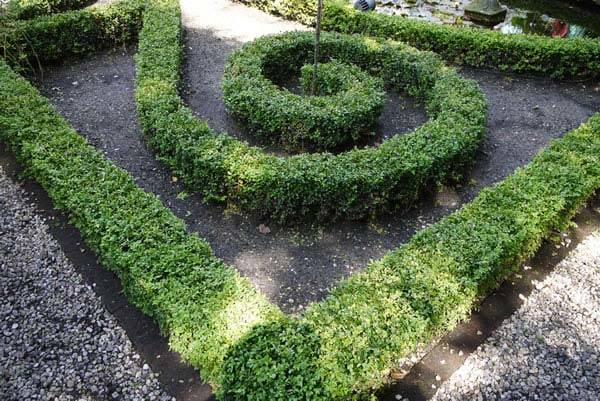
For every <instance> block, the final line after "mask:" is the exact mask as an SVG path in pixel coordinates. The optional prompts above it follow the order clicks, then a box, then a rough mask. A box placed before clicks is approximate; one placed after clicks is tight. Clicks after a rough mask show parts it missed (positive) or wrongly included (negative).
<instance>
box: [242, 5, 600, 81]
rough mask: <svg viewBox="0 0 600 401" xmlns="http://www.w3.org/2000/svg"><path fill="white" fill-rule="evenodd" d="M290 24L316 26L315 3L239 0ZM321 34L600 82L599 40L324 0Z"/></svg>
mask: <svg viewBox="0 0 600 401" xmlns="http://www.w3.org/2000/svg"><path fill="white" fill-rule="evenodd" d="M239 1H241V2H242V3H245V4H249V5H251V6H254V7H257V8H260V9H262V10H265V11H267V12H271V13H274V14H279V15H282V16H284V17H286V18H290V19H293V20H297V21H300V22H302V23H304V24H313V23H314V18H315V11H314V10H316V0H239ZM323 3H324V8H323V22H322V25H323V29H325V30H329V31H337V32H344V33H360V34H365V35H370V36H374V37H382V38H387V39H393V40H399V41H403V42H405V43H408V44H410V45H412V46H415V47H417V48H419V49H422V50H431V51H434V52H436V53H438V54H439V55H440V56H442V57H443V58H444V59H445V60H448V61H449V62H451V63H456V64H465V65H470V66H473V67H485V68H493V69H498V70H501V71H513V72H517V73H533V74H540V75H550V76H552V77H554V78H579V77H598V76H600V39H590V38H569V39H557V38H550V37H544V36H539V35H525V34H516V35H505V34H503V33H500V32H496V31H492V30H488V29H477V28H470V27H453V26H447V25H439V24H435V23H432V22H426V21H420V20H415V19H411V18H402V17H397V16H390V15H385V14H382V13H376V12H358V11H356V10H354V9H353V8H352V5H351V4H350V2H348V1H346V0H324V2H323Z"/></svg>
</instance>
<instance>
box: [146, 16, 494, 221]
mask: <svg viewBox="0 0 600 401" xmlns="http://www.w3.org/2000/svg"><path fill="white" fill-rule="evenodd" d="M180 30H181V27H180V18H179V8H178V6H177V5H176V4H173V5H172V8H168V7H167V6H165V7H162V8H160V9H152V10H148V11H147V12H146V15H145V18H144V28H143V29H142V31H141V33H140V42H139V51H138V53H137V55H136V69H137V76H136V77H137V84H136V101H137V108H138V115H139V118H140V122H141V125H142V128H143V130H144V132H146V133H147V135H148V136H149V142H150V144H151V146H152V147H153V148H154V150H155V151H156V153H157V154H158V155H159V156H160V157H161V159H162V160H163V161H164V162H165V163H167V164H168V165H169V166H170V167H171V168H172V169H173V170H175V171H176V172H177V174H178V175H179V176H181V177H183V178H184V180H185V182H186V184H187V185H189V186H190V187H192V188H195V189H198V190H201V191H202V193H203V194H204V196H205V198H206V199H207V200H221V201H227V202H229V203H231V204H235V205H236V207H237V208H238V209H240V210H244V211H248V212H251V213H256V214H263V215H267V216H269V217H271V218H274V219H277V220H279V221H289V220H292V219H296V220H298V219H303V218H317V219H320V220H327V219H329V220H333V219H338V218H350V219H359V218H363V217H365V216H368V215H370V214H375V213H383V212H386V211H391V210H396V209H400V208H403V207H406V206H408V205H410V204H412V203H413V202H414V201H415V200H416V199H417V198H418V197H419V195H420V194H421V193H422V192H423V191H425V190H427V189H428V188H430V187H431V185H432V184H434V183H436V182H442V181H445V180H448V179H450V178H456V177H457V176H459V175H460V173H461V172H462V171H464V170H465V169H466V168H468V166H469V165H470V164H471V163H472V160H473V155H474V153H475V149H476V148H477V146H478V144H479V142H480V141H481V140H482V138H483V136H484V133H485V120H486V110H487V106H486V102H485V98H484V96H483V94H482V92H481V90H480V89H479V87H478V86H477V84H476V83H474V81H470V80H466V79H462V78H460V77H459V76H458V74H457V73H456V72H455V71H454V70H452V69H448V68H447V67H445V66H444V65H443V63H442V62H441V61H440V60H439V59H438V57H436V56H435V55H434V54H432V53H423V52H419V51H417V50H415V49H412V48H410V47H408V46H405V45H402V44H400V43H396V42H389V41H383V40H379V41H378V40H372V39H368V38H367V39H366V38H363V37H359V36H347V35H339V34H329V33H324V34H323V35H322V43H321V51H322V54H323V59H324V60H329V59H336V60H339V61H341V62H345V63H349V64H354V65H356V66H358V67H360V68H361V69H363V70H364V71H367V72H369V74H371V75H373V76H375V77H379V78H382V79H383V80H384V81H385V82H386V83H388V84H389V85H390V86H391V87H392V88H394V89H396V90H398V91H406V92H407V93H408V94H409V95H412V96H417V97H419V98H421V99H423V100H424V101H425V103H426V105H427V109H428V111H429V115H430V117H431V119H430V120H429V122H427V123H426V124H424V125H423V126H421V127H420V128H418V129H417V130H416V131H414V132H412V133H410V134H407V135H401V136H400V135H398V136H395V137H393V138H391V139H389V140H387V141H385V142H384V143H383V144H382V145H381V146H380V147H378V148H368V149H354V150H351V151H348V152H345V153H342V154H339V155H332V154H328V153H322V154H302V155H296V156H293V157H289V158H281V157H275V156H272V155H267V154H265V153H264V152H263V151H262V150H260V149H258V148H255V147H250V146H248V145H246V144H245V143H243V142H240V141H238V140H236V139H234V138H233V137H230V136H228V135H225V134H221V135H217V134H215V133H214V132H213V131H212V130H211V129H210V128H209V127H208V125H207V124H206V122H204V121H200V120H198V119H197V118H195V117H194V116H193V113H192V112H191V110H189V109H188V108H187V107H186V106H185V105H184V104H183V102H182V100H181V99H180V98H179V95H178V93H177V88H178V86H179V67H180V60H181V46H180ZM312 46H313V37H312V34H311V33H307V32H291V33H286V34H281V35H276V36H269V37H263V38H260V39H258V40H256V41H254V42H252V43H250V44H248V45H246V46H245V47H244V48H243V50H242V51H240V52H238V53H236V54H234V55H233V56H232V60H231V62H230V63H229V65H228V68H227V71H226V72H225V78H224V82H223V86H224V92H225V93H226V94H227V95H226V96H227V98H228V102H229V103H230V104H233V103H235V104H236V105H237V106H236V107H242V105H243V107H245V108H246V109H245V112H246V113H250V112H252V111H253V110H262V109H261V108H254V107H255V105H256V104H255V103H256V98H255V97H253V96H255V95H257V87H256V85H257V80H256V79H254V78H253V77H258V76H260V74H261V72H260V71H261V68H263V70H262V71H264V74H265V76H271V77H273V76H281V75H286V74H287V73H288V72H289V71H297V70H299V69H300V67H301V66H302V65H303V64H304V63H305V60H306V54H307V53H310V49H311V47H312ZM261 55H264V59H265V60H270V59H271V58H274V59H277V60H286V62H285V63H283V62H273V63H266V64H264V65H261V61H260V60H261V57H263V56H261ZM382 66H385V67H386V68H382ZM232 77H239V79H232ZM263 80H264V79H263ZM265 85H272V84H271V83H270V82H267V83H265ZM261 89H262V90H264V91H268V90H269V89H268V88H264V87H261ZM277 109H278V107H277ZM272 116H273V114H272V113H271V114H268V115H264V116H262V115H260V116H259V118H260V119H261V121H263V122H268V121H271V117H272Z"/></svg>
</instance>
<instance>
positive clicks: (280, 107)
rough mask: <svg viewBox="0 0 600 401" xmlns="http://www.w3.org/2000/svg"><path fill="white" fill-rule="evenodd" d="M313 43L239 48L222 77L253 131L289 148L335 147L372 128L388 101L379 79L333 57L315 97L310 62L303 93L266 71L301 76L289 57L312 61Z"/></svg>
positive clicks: (231, 105) (230, 101)
mask: <svg viewBox="0 0 600 401" xmlns="http://www.w3.org/2000/svg"><path fill="white" fill-rule="evenodd" d="M273 42H274V41H273ZM287 46H289V48H286V47H287ZM308 47H310V43H308V42H305V41H302V42H300V41H293V40H286V41H285V42H283V43H278V44H277V45H275V46H273V48H271V47H269V44H266V45H265V43H264V41H256V42H254V43H252V44H251V45H248V46H245V47H244V48H243V49H241V50H239V51H237V52H236V54H234V55H233V56H232V57H231V58H230V60H229V63H228V65H227V66H226V68H225V74H224V77H223V81H222V87H223V96H224V99H225V104H226V105H227V108H228V109H229V111H230V112H231V113H232V114H233V115H235V116H237V117H239V118H241V120H242V121H243V122H244V125H245V127H246V129H248V130H249V131H250V132H253V133H255V134H258V135H259V136H261V137H262V138H263V139H266V140H268V141H270V142H278V143H280V144H281V145H283V146H284V147H285V148H286V149H288V150H290V151H303V150H317V151H323V150H329V149H336V148H339V147H340V146H341V145H347V144H352V143H354V142H355V141H356V140H357V139H359V138H360V137H362V136H364V135H365V134H367V133H371V132H372V130H373V128H374V127H375V125H376V124H377V118H378V117H379V115H380V114H381V111H382V110H383V106H384V102H385V92H384V91H383V81H382V80H381V79H380V78H376V77H371V76H370V75H369V74H367V73H366V72H364V71H361V69H360V68H358V67H356V66H354V65H348V64H344V63H342V62H340V61H337V60H335V59H334V60H332V61H330V62H327V63H320V64H319V66H318V68H317V70H318V71H319V74H318V75H317V77H318V78H317V88H320V89H321V90H322V92H323V93H321V95H320V96H310V92H311V90H310V87H311V84H312V73H313V70H314V68H313V66H312V65H306V66H304V67H302V68H301V69H300V72H301V75H300V83H301V84H302V87H303V90H304V95H305V96H300V95H296V94H294V93H292V92H290V91H288V90H287V89H282V88H281V87H280V86H278V85H277V84H275V83H273V82H272V81H271V80H270V79H269V77H266V76H265V70H266V71H269V74H270V75H271V76H272V77H280V76H290V75H281V74H282V73H284V72H285V73H286V74H292V75H297V74H298V72H299V71H298V68H299V67H300V65H295V66H290V65H288V60H289V59H290V57H292V56H293V57H294V58H295V60H294V61H295V62H296V63H302V64H304V63H306V62H308V61H309V60H308V58H310V51H309V50H310V49H309V48H308ZM279 63H281V64H282V65H278V64H279Z"/></svg>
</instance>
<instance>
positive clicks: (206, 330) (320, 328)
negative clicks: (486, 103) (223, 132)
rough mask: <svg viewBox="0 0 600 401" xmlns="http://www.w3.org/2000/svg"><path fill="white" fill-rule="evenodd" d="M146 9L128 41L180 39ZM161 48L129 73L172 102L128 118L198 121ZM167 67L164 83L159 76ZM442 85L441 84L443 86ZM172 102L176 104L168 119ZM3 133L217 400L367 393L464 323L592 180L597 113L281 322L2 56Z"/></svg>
mask: <svg viewBox="0 0 600 401" xmlns="http://www.w3.org/2000/svg"><path fill="white" fill-rule="evenodd" d="M149 5H150V7H149V8H147V9H146V11H145V13H146V17H147V18H145V19H144V29H147V30H148V31H149V32H146V33H152V32H154V31H155V30H157V29H160V32H161V33H162V34H163V35H162V36H161V35H157V36H156V37H152V35H148V36H146V37H145V41H142V42H141V43H140V47H142V46H146V47H149V46H151V44H152V43H153V42H151V40H150V39H154V40H155V42H154V43H155V44H156V46H158V48H159V49H160V48H161V47H160V46H161V45H162V44H163V42H161V40H164V41H165V42H166V43H171V42H172V41H174V40H175V39H178V35H179V34H180V31H179V28H178V26H177V24H178V21H179V14H178V13H179V11H178V7H177V4H176V3H175V2H174V1H171V0H152V3H149ZM161 14H162V15H163V16H164V17H165V18H164V19H161V18H158V16H159V15H161ZM148 17H152V18H148ZM162 24H164V25H162ZM143 37H144V36H142V38H143ZM162 50H163V51H164V52H165V53H167V54H166V55H165V56H164V59H160V60H159V61H160V62H159V63H157V64H156V63H150V61H151V60H149V59H146V58H144V57H141V58H140V59H139V60H138V65H142V66H143V68H142V70H143V72H144V75H143V79H142V78H140V76H138V80H139V81H138V82H140V81H141V82H143V83H144V84H145V86H144V87H143V88H140V89H143V90H147V91H148V93H145V94H149V93H155V94H157V95H158V94H167V95H170V96H167V97H160V100H162V102H161V103H159V104H155V105H156V106H158V107H159V110H157V111H154V110H152V109H151V108H142V110H144V111H146V112H148V114H146V115H144V118H143V119H142V120H141V121H142V122H149V121H150V122H154V121H157V120H160V119H166V120H170V119H176V118H184V121H187V122H190V121H197V120H194V119H193V117H192V116H189V120H188V119H187V118H188V115H187V114H186V113H182V112H181V110H182V109H181V104H180V100H179V98H178V95H177V86H176V85H175V86H170V85H166V83H177V68H173V67H174V66H175V67H178V65H179V63H180V60H179V58H178V57H174V58H173V57H172V56H178V55H179V54H180V53H179V51H178V50H177V49H175V48H171V47H166V48H164V49H162ZM144 51H146V52H148V51H149V50H148V48H145V49H144ZM168 51H172V52H171V53H169V52H168ZM158 54H160V53H158ZM158 54H157V55H158ZM433 60H434V64H433V65H434V66H435V65H436V63H439V61H436V60H435V58H434V59H433ZM144 63H149V64H147V65H143V64H144ZM409 65H410V64H409ZM169 72H171V73H173V74H174V75H172V76H170V80H166V81H165V80H164V79H162V78H163V77H165V76H166V75H167V74H168V73H169ZM405 73H406V74H412V73H414V71H412V70H410V69H408V70H406V71H405ZM425 76H427V75H426V74H425ZM159 78H160V79H159ZM450 78H451V79H449V81H448V82H446V81H444V82H445V85H448V86H450V87H451V86H452V85H456V84H457V82H456V81H453V79H452V75H450ZM152 79H155V81H154V82H150V81H149V80H152ZM436 85H442V84H441V83H436ZM421 87H423V86H421V85H417V86H416V88H421ZM429 87H430V88H431V87H432V86H429ZM140 89H138V90H140ZM446 90H449V89H446ZM152 91H154V92H152ZM139 99H140V100H147V101H148V102H151V98H150V97H146V96H141V97H140V98H139ZM456 100H457V99H452V101H456ZM446 101H448V100H447V97H443V96H442V97H439V98H437V101H436V102H432V103H431V104H430V105H429V107H430V108H431V109H433V110H438V111H439V110H442V109H443V108H444V107H447V105H445V104H443V102H446ZM469 105H470V103H466V102H465V104H462V105H460V104H459V107H468V106H469ZM143 106H148V105H143ZM173 110H175V111H178V112H177V113H175V114H169V113H172V112H173ZM165 111H167V112H169V113H166V114H161V113H163V112H165ZM173 121H176V120H173ZM194 124H196V125H194ZM194 124H192V123H190V124H189V125H188V126H189V127H193V128H195V129H197V131H188V132H187V134H188V135H189V136H190V141H189V142H185V145H186V146H194V143H195V139H196V138H197V137H196V135H197V134H202V133H206V134H207V135H208V134H211V135H212V133H211V132H210V130H208V128H206V126H205V125H202V124H201V123H199V122H196V123H194ZM197 124H199V125H197ZM202 129H206V131H202ZM174 134H175V135H184V133H183V132H175V133H174ZM0 140H2V141H6V142H7V143H8V144H9V145H10V148H11V149H12V150H13V151H14V152H15V153H16V154H17V156H18V158H19V161H20V162H21V163H22V164H23V165H24V166H25V167H26V169H27V172H28V173H29V174H31V175H32V176H33V177H34V178H35V179H36V180H37V181H38V182H40V184H41V185H42V186H43V187H44V188H45V189H46V191H47V192H48V193H49V195H50V197H51V198H52V199H53V201H54V204H55V206H56V207H58V208H61V209H63V210H64V211H65V212H67V213H68V214H69V216H70V217H71V220H72V221H73V223H74V224H75V225H76V226H77V227H78V228H79V229H80V231H81V232H82V235H83V237H84V239H85V240H86V242H87V243H88V244H89V245H90V247H91V248H92V249H94V251H95V252H96V253H97V254H98V255H99V257H100V259H101V262H102V263H103V264H104V265H106V266H108V267H110V268H112V269H113V270H114V271H116V272H117V274H118V275H119V277H120V278H121V280H122V282H123V286H124V289H125V292H126V293H127V295H128V297H129V299H130V300H131V301H132V302H133V303H134V304H135V305H137V306H138V307H140V308H141V309H142V310H143V311H144V312H145V313H148V314H149V315H150V316H152V317H154V318H155V319H156V320H157V321H158V322H159V323H160V324H161V327H162V329H163V330H164V332H165V333H166V334H167V335H169V337H170V343H171V346H172V347H173V348H174V349H175V350H176V351H178V352H180V353H181V354H182V355H183V357H184V358H185V359H186V360H188V361H190V363H191V364H192V365H194V366H196V367H198V368H199V369H200V371H201V374H202V375H203V377H204V379H206V380H209V381H210V382H211V383H212V384H213V385H215V386H216V388H217V390H218V395H219V396H220V397H221V398H222V399H226V400H240V401H241V400H255V401H258V400H261V401H262V400H264V401H267V400H269V401H271V400H306V401H309V400H310V401H314V400H340V401H341V400H349V399H350V400H351V399H365V398H367V397H369V395H370V394H371V393H373V391H375V390H376V389H378V388H379V387H380V386H381V384H382V383H383V382H385V381H386V380H387V377H388V373H389V369H390V368H392V367H394V366H395V363H396V361H397V360H398V359H399V358H401V357H403V356H405V355H406V354H407V353H409V352H410V351H412V350H414V349H415V348H417V347H419V346H420V345H422V344H423V343H425V342H427V341H429V340H430V339H431V338H433V337H434V336H436V335H438V334H441V333H443V332H444V331H446V330H448V329H450V328H452V327H454V325H455V324H456V323H457V322H458V321H459V320H461V319H463V318H465V317H466V316H467V313H468V311H469V310H471V309H472V308H473V307H474V306H476V305H477V302H478V301H479V300H480V299H481V297H483V296H485V294H487V293H488V292H489V291H490V290H491V289H492V288H494V287H495V286H496V285H498V283H500V282H501V281H502V280H503V279H504V278H505V277H506V276H507V275H508V274H510V272H511V271H513V270H515V269H516V268H517V267H518V265H519V263H520V262H521V261H522V260H524V259H525V258H527V257H529V256H531V255H532V254H533V253H534V252H535V250H536V249H537V247H538V245H539V244H540V242H541V241H542V239H543V238H547V237H548V236H549V235H550V234H551V233H552V231H553V230H555V229H557V228H563V227H564V226H565V224H566V222H567V221H568V219H569V218H570V217H571V216H572V215H573V213H575V211H576V210H577V208H578V207H579V206H580V205H581V204H582V203H583V202H584V201H585V199H587V198H588V197H589V196H590V195H591V194H592V193H593V192H594V191H596V190H597V189H598V188H600V113H599V114H596V115H595V116H593V117H592V118H590V120H589V121H588V122H587V123H586V124H583V125H582V126H581V127H579V128H578V129H576V130H574V131H572V132H570V133H569V134H567V135H566V136H564V137H563V138H562V139H560V140H556V141H554V142H553V143H552V144H551V145H550V146H549V148H548V149H547V150H545V151H543V152H542V153H541V154H539V155H538V156H537V157H536V158H535V159H534V160H533V161H532V162H531V163H530V164H529V165H528V166H526V167H525V168H523V169H519V170H517V171H516V172H515V173H514V174H513V175H512V176H510V177H508V178H507V179H505V180H504V181H503V182H501V183H499V184H497V185H495V186H493V187H491V188H488V189H485V190H483V191H482V192H481V193H480V195H479V196H478V197H477V198H476V199H475V200H474V201H473V202H471V203H470V204H468V205H465V206H464V207H463V208H462V209H461V210H460V211H458V212H456V213H454V214H452V215H451V216H448V217H446V218H444V219H442V220H441V221H440V222H438V223H437V224H434V225H432V226H430V227H429V228H427V229H425V230H423V231H421V232H419V233H418V234H416V235H415V236H414V237H413V238H412V240H411V241H410V242H409V243H408V244H405V245H403V246H401V247H399V248H398V249H396V250H394V251H392V252H390V253H388V254H387V255H386V256H385V257H384V258H382V259H381V260H379V261H376V262H372V263H371V264H370V266H369V267H368V268H367V269H366V270H365V271H363V272H361V273H358V274H355V275H353V276H352V277H350V278H349V279H347V280H345V281H344V282H343V283H342V284H341V285H340V286H338V288H336V289H335V290H333V292H332V293H331V295H330V296H329V297H328V298H327V299H326V300H325V301H323V302H320V303H316V304H313V305H312V306H311V307H310V308H309V309H308V310H307V312H306V313H305V314H304V315H303V316H302V317H300V318H288V317H284V316H283V315H282V313H281V312H280V311H279V310H278V309H277V308H276V307H274V306H272V305H270V304H269V303H268V302H267V301H266V300H265V299H264V297H262V296H261V295H260V294H258V293H257V292H256V290H255V289H253V288H252V286H251V285H250V284H249V283H248V281H247V280H245V279H243V278H241V277H240V276H239V275H238V274H237V273H236V272H235V270H234V269H232V268H230V267H229V266H227V265H225V264H224V263H223V262H222V261H220V260H218V259H217V258H215V257H214V256H213V255H212V252H211V250H210V247H209V246H208V244H207V243H206V242H205V241H203V240H201V239H200V238H198V237H197V236H196V235H189V234H187V233H186V230H185V226H184V224H183V223H182V222H181V221H180V220H179V219H177V218H176V217H175V216H174V215H173V214H172V213H171V212H170V211H169V210H168V209H166V208H165V207H164V206H163V205H162V204H161V203H160V201H159V200H158V199H157V198H156V197H155V196H153V195H150V194H147V193H145V192H144V191H142V190H141V189H140V188H139V187H137V186H136V185H135V183H134V181H133V179H132V178H131V177H130V176H129V175H128V174H127V173H126V172H124V171H122V170H121V169H119V168H117V167H115V166H114V165H112V164H111V163H110V162H108V161H107V160H106V159H105V158H104V157H103V156H102V154H101V153H99V152H97V151H96V150H94V149H93V148H92V147H90V146H89V145H88V144H87V143H86V142H85V140H84V139H83V138H82V137H81V136H79V135H78V134H77V133H76V132H75V131H74V130H73V129H71V128H70V127H69V126H68V125H67V124H66V123H65V121H64V120H63V119H62V118H61V117H60V116H59V115H58V113H57V112H56V111H55V110H54V109H53V107H52V106H51V105H50V104H49V102H48V101H47V100H46V99H44V98H42V97H41V96H40V95H39V93H38V92H37V91H36V90H35V89H34V88H33V87H31V85H30V84H28V83H27V82H26V81H25V80H24V79H22V78H20V77H19V76H18V75H16V74H15V73H14V72H13V71H11V69H10V68H9V67H8V66H7V65H6V63H5V62H4V61H3V60H0ZM220 140H222V141H224V142H227V141H230V139H229V138H227V137H220ZM176 145H177V146H179V145H180V144H176ZM165 146H166V145H165ZM457 146H458V145H457ZM205 155H206V157H209V156H210V155H209V154H208V155H207V154H205ZM248 161H249V162H251V161H252V160H251V159H249V160H248Z"/></svg>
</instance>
